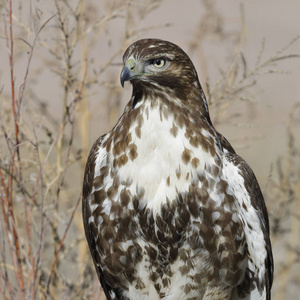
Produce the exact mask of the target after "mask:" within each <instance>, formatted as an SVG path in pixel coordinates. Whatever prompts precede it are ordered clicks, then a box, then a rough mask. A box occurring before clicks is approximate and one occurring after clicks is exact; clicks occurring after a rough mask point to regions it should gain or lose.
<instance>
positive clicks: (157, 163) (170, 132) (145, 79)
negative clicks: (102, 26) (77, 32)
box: [83, 39, 273, 299]
mask: <svg viewBox="0 0 300 300" xmlns="http://www.w3.org/2000/svg"><path fill="white" fill-rule="evenodd" d="M123 61H124V65H125V66H124V68H123V70H122V73H121V84H122V85H123V84H124V82H125V81H130V82H131V84H132V86H133V93H132V97H131V99H130V101H129V103H128V104H127V106H126V107H125V110H124V113H123V115H122V116H121V118H120V119H119V121H118V122H117V124H116V125H115V127H114V128H113V129H112V130H111V131H110V132H109V133H107V134H105V135H103V136H101V137H100V138H99V139H98V140H97V141H96V142H95V144H94V145H93V147H92V149H91V152H90V155H89V158H88V161H87V165H86V171H85V176H84V184H83V220H84V226H85V233H86V237H87V241H88V243H89V247H90V251H91V254H92V257H93V260H94V264H95V268H96V271H97V274H98V277H99V280H100V282H101V285H102V287H103V289H104V292H105V294H106V297H107V298H108V299H271V296H270V289H271V285H272V277H273V259H272V251H271V244H270V239H269V224H268V215H267V211H266V207H265V203H264V200H263V196H262V194H261V191H260V188H259V185H258V183H257V180H256V178H255V176H254V174H253V172H252V170H251V168H250V167H249V166H248V164H247V163H246V162H245V161H244V160H243V159H242V158H241V157H239V156H238V155H237V154H236V153H235V151H234V150H233V148H232V146H231V145H230V143H229V142H228V141H227V140H226V139H225V138H224V137H223V136H222V135H221V134H220V133H218V132H217V131H216V130H215V128H214V127H213V125H212V122H211V120H210V117H209V112H208V107H207V103H206V99H205V95H204V93H203V90H202V88H201V85H200V83H199V80H198V77H197V73H196V71H195V68H194V66H193V64H192V62H191V60H190V59H189V57H188V56H187V55H186V54H185V52H184V51H183V50H182V49H180V48H179V47H178V46H176V45H174V44H172V43H170V42H166V41H162V40H157V39H145V40H140V41H137V42H135V43H134V44H132V45H131V46H130V47H129V48H128V49H127V50H126V52H125V53H124V57H123Z"/></svg>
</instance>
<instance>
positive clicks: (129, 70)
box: [121, 39, 207, 111]
mask: <svg viewBox="0 0 300 300" xmlns="http://www.w3.org/2000/svg"><path fill="white" fill-rule="evenodd" d="M123 62H124V65H125V66H124V68H123V70H122V73H121V84H122V86H124V82H125V81H128V80H129V81H130V82H131V83H132V85H133V90H134V92H141V91H142V92H143V93H145V92H148V93H151V94H153V93H165V94H168V95H169V96H172V97H173V98H177V99H180V100H181V101H182V102H186V103H188V102H189V105H191V101H195V99H196V100H198V101H197V102H198V104H199V103H201V104H202V103H203V104H204V107H203V108H204V111H205V110H206V111H207V106H206V100H205V97H204V94H203V91H202V88H201V85H200V83H199V79H198V76H197V72H196V70H195V67H194V65H193V63H192V61H191V60H190V58H189V57H188V55H187V54H186V53H185V52H184V51H183V50H182V49H181V48H180V47H178V46H177V45H175V44H173V43H170V42H168V41H163V40H158V39H142V40H139V41H136V42H135V43H133V44H132V45H131V46H129V47H128V49H127V50H126V51H125V53H124V56H123Z"/></svg>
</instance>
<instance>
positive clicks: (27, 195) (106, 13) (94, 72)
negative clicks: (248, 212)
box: [0, 0, 300, 300]
mask: <svg viewBox="0 0 300 300" xmlns="http://www.w3.org/2000/svg"><path fill="white" fill-rule="evenodd" d="M12 2H13V3H12ZM0 9H1V25H0V37H1V39H0V58H1V60H0V61H1V63H0V65H1V68H0V107H1V112H0V113H1V115H0V139H1V144H0V182H1V185H0V191H1V192H0V195H1V213H0V214H1V215H0V223H1V225H0V240H1V243H0V274H1V276H0V299H1V297H2V298H3V299H104V298H103V294H102V292H101V289H100V287H99V283H98V280H97V278H96V273H95V271H94V267H93V265H92V261H91V257H90V254H89V252H88V248H87V243H86V240H85V237H84V232H83V226H82V219H81V187H82V179H83V173H84V166H85V162H86V159H87V155H88V152H89V149H90V147H91V146H92V143H93V142H94V141H95V139H96V138H97V137H98V136H100V135H102V134H104V133H106V132H107V131H109V130H110V129H111V128H112V127H113V125H114V124H115V123H116V121H117V120H118V118H119V117H120V115H121V114H122V111H123V109H124V106H125V104H126V103H127V102H128V101H129V99H130V95H131V86H130V85H129V84H125V88H124V89H122V88H121V85H120V81H119V75H120V71H121V68H122V54H123V52H124V50H125V49H126V48H127V47H128V46H129V45H130V44H131V43H132V42H134V41H136V40H137V39H140V38H147V37H153V38H160V39H165V40H169V41H171V42H173V43H175V44H177V45H179V46H180V47H181V48H182V49H183V50H184V51H185V52H186V53H187V54H188V55H189V56H190V58H191V59H192V61H193V62H194V64H195V67H196V69H197V71H198V75H199V77H200V81H201V84H202V87H203V89H204V90H205V93H206V96H207V99H208V102H209V107H210V113H211V118H212V121H213V123H214V124H215V127H216V128H217V130H218V131H219V132H221V133H222V134H224V135H225V136H226V138H227V139H228V140H229V141H230V142H231V143H232V145H233V146H234V148H235V150H236V151H237V152H238V153H239V154H240V155H241V156H242V157H243V158H244V159H245V160H246V161H247V162H248V163H249V164H250V166H251V167H252V168H253V170H254V172H255V174H256V176H257V178H258V181H259V183H260V186H261V188H262V191H263V194H264V196H265V201H266V204H267V207H268V210H269V216H270V225H271V237H272V244H273V254H274V259H275V274H274V285H273V289H272V294H273V299H276V300H281V299H297V298H298V295H299V293H300V288H299V286H300V272H299V270H300V268H299V267H300V264H299V261H300V245H299V237H300V232H299V230H300V35H299V33H300V32H299V28H300V18H299V11H300V2H299V1H292V0H286V1H281V0H265V1H257V0H252V1H236V0H227V1H222V0H189V1H180V0H152V1H150V0H126V1H124V0H100V1H99V0H98V1H94V0H90V1H85V0H76V1H67V0H50V1H39V0H32V1H28V2H25V1H21V0H19V1H18V0H15V1H9V0H7V1H3V2H0Z"/></svg>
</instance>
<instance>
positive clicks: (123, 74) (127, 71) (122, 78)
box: [120, 65, 132, 87]
mask: <svg viewBox="0 0 300 300" xmlns="http://www.w3.org/2000/svg"><path fill="white" fill-rule="evenodd" d="M131 77H132V73H131V71H130V69H129V67H128V66H127V65H125V66H124V68H123V69H122V72H121V76H120V81H121V85H122V87H124V82H125V81H128V80H130V78H131Z"/></svg>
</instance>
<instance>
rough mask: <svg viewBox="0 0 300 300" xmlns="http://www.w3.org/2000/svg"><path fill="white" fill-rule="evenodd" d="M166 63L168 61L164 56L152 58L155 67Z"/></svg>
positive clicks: (160, 66)
mask: <svg viewBox="0 0 300 300" xmlns="http://www.w3.org/2000/svg"><path fill="white" fill-rule="evenodd" d="M165 64H166V61H165V60H164V59H163V58H155V59H153V60H152V65H153V66H154V67H155V68H162V67H163V66H164V65H165Z"/></svg>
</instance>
